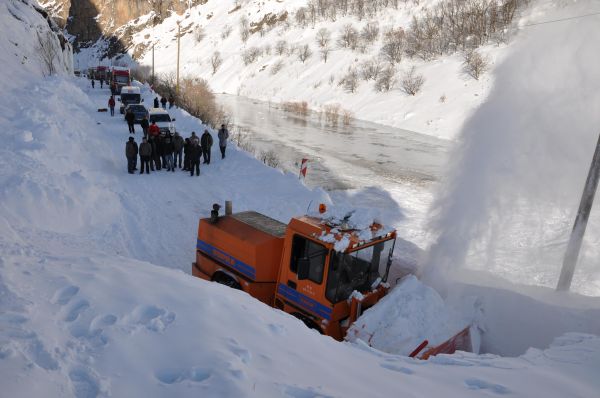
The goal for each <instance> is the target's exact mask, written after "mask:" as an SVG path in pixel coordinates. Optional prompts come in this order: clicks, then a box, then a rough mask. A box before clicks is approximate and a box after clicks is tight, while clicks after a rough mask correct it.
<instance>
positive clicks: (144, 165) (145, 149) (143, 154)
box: [131, 137, 152, 174]
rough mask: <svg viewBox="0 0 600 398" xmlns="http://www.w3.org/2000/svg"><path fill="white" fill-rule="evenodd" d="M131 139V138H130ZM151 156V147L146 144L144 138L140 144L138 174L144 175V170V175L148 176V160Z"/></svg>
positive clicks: (146, 140)
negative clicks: (139, 167)
mask: <svg viewBox="0 0 600 398" xmlns="http://www.w3.org/2000/svg"><path fill="white" fill-rule="evenodd" d="M131 138H133V137H131ZM151 156H152V145H151V144H150V143H149V142H148V139H147V138H146V137H144V138H143V139H142V143H141V144H140V164H141V170H140V174H144V169H145V170H146V174H150V158H151Z"/></svg>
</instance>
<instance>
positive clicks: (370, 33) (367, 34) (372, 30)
mask: <svg viewBox="0 0 600 398" xmlns="http://www.w3.org/2000/svg"><path fill="white" fill-rule="evenodd" d="M378 37H379V23H378V22H369V23H367V24H366V25H365V26H363V28H362V30H361V31H360V38H361V39H362V40H363V42H365V43H366V44H371V43H373V42H374V41H375V40H377V38H378Z"/></svg>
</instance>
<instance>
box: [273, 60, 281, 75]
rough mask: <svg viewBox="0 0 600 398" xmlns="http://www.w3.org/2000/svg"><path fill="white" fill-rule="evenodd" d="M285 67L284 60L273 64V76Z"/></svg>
mask: <svg viewBox="0 0 600 398" xmlns="http://www.w3.org/2000/svg"><path fill="white" fill-rule="evenodd" d="M283 66H284V63H283V61H282V60H279V61H277V62H275V63H274V64H273V66H271V74H272V75H276V74H277V73H279V71H280V70H281V69H282V68H283Z"/></svg>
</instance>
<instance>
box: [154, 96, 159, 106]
mask: <svg viewBox="0 0 600 398" xmlns="http://www.w3.org/2000/svg"><path fill="white" fill-rule="evenodd" d="M158 106H159V105H158V97H154V107H155V108H158Z"/></svg>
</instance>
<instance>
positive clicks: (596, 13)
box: [521, 11, 600, 28]
mask: <svg viewBox="0 0 600 398" xmlns="http://www.w3.org/2000/svg"><path fill="white" fill-rule="evenodd" d="M594 15H600V11H598V12H593V13H590V14H584V15H576V16H574V17H568V18H561V19H554V20H551V21H542V22H534V23H530V24H527V25H522V26H521V27H523V28H524V27H527V26H535V25H544V24H549V23H555V22H562V21H568V20H571V19H579V18H586V17H591V16H594Z"/></svg>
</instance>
